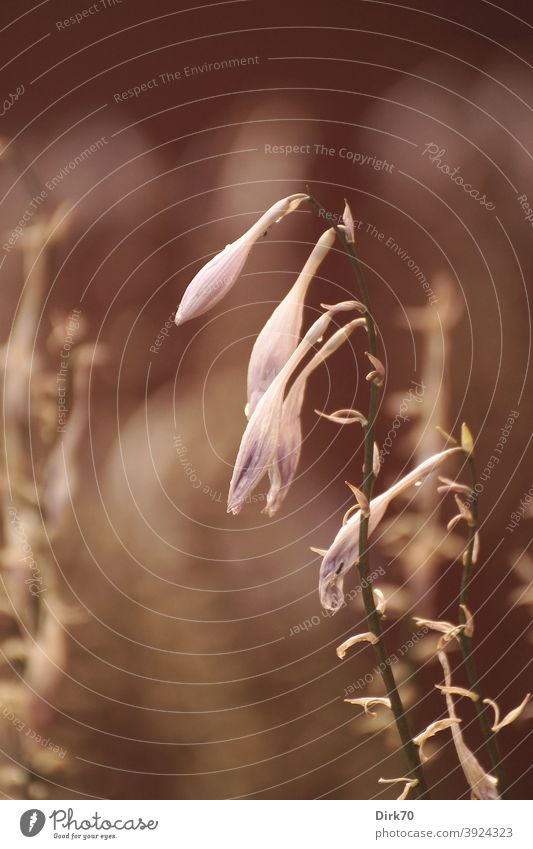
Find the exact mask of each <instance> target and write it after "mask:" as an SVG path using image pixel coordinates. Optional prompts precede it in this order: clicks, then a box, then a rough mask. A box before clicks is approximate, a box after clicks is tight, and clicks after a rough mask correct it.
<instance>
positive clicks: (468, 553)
mask: <svg viewBox="0 0 533 849" xmlns="http://www.w3.org/2000/svg"><path fill="white" fill-rule="evenodd" d="M467 462H468V467H469V469H470V475H471V478H472V489H471V492H470V497H469V500H468V502H469V508H470V512H471V514H472V523H471V525H470V526H469V529H468V543H467V547H466V550H465V554H464V559H463V571H462V575H461V589H460V593H459V604H460V605H464V606H465V607H467V608H468V592H469V589H470V584H471V580H472V567H473V565H474V562H473V558H474V545H475V539H476V533H477V526H478V498H477V493H476V484H477V473H476V465H475V461H474V457H473V454H472V453H471V452H470V453H467ZM459 622H460V623H461V624H464V623H465V622H466V615H465V612H464V609H463V607H460V608H459ZM459 642H460V644H461V651H462V653H463V658H464V662H465V668H466V674H467V676H468V681H469V684H470V689H471V690H472V692H474V693H476V695H477V696H478V699H477V701H476V703H475V704H476V710H477V715H478V719H479V724H480V726H481V730H482V732H483V737H484V739H485V745H486V748H487V751H488V754H489V757H490V761H491V764H492V768H493V770H494V773H495V775H496V778H497V779H498V792H499V794H500V796H501V798H502V799H505V798H506V796H507V794H508V786H507V780H506V777H505V771H504V769H503V765H502V759H501V755H500V749H499V746H498V741H497V739H496V734H495V733H494V731H492V730H491V724H490V722H489V718H488V705H485V704H483V697H482V693H481V689H480V686H479V677H478V674H477V669H476V664H475V661H474V653H473V647H472V638H471V637H469V636H468V635H467V634H465V633H464V631H461V632H460V634H459Z"/></svg>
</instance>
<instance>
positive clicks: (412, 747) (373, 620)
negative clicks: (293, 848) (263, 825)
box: [309, 195, 429, 799]
mask: <svg viewBox="0 0 533 849" xmlns="http://www.w3.org/2000/svg"><path fill="white" fill-rule="evenodd" d="M309 200H310V202H311V203H312V204H313V206H314V207H315V208H316V209H317V210H318V212H319V214H320V215H321V217H323V216H324V217H325V218H326V220H327V221H328V223H331V226H332V227H333V228H334V230H335V232H336V234H337V236H338V238H339V240H340V242H341V244H342V246H343V248H344V250H345V251H346V253H347V254H348V257H349V259H350V263H351V265H352V269H353V271H354V274H355V277H356V280H357V283H358V286H359V291H360V293H361V300H362V302H363V305H364V307H365V318H366V326H367V331H368V345H369V348H370V353H371V354H372V355H373V356H375V357H377V334H376V326H375V323H374V319H373V316H372V312H371V310H370V300H369V296H368V289H367V285H366V281H365V278H364V275H363V270H362V268H361V265H360V263H359V259H358V257H357V255H356V253H355V250H354V248H353V245H352V243H351V242H348V240H347V239H346V237H345V235H344V233H343V231H342V230H341V229H340V227H338V226H337V224H335V223H334V222H330V218H327V213H326V210H325V209H324V208H323V207H322V205H321V204H320V203H319V202H318V201H317V200H316V199H315V198H314V197H312V196H311V195H309ZM378 397H379V386H378V384H377V383H376V381H375V380H373V381H371V383H370V401H369V408H368V416H367V422H366V425H365V426H364V437H365V439H364V472H363V474H364V478H363V486H362V489H363V492H364V494H365V496H366V498H367V500H368V501H369V502H370V499H371V497H372V489H373V487H374V477H375V476H374V471H373V467H374V430H375V424H376V416H377V411H378ZM368 518H369V517H368V516H365V515H364V514H363V513H361V521H360V524H359V562H358V570H359V576H360V578H361V587H362V595H363V601H364V605H365V611H366V616H367V623H368V628H369V630H370V631H371V632H372V633H373V634H374V635H375V636H376V637H377V641H376V643H375V644H374V650H375V652H376V655H377V658H378V661H379V670H380V674H381V678H382V680H383V684H384V687H385V690H386V691H387V696H388V698H389V699H390V703H391V710H392V713H393V715H394V721H395V723H396V728H397V729H398V734H399V735H400V740H401V741H402V747H403V751H404V755H405V759H406V761H407V764H408V767H409V777H410V778H415V779H417V781H418V783H417V784H416V785H415V786H414V787H413V788H412V790H411V795H412V797H414V798H416V799H423V798H425V799H428V798H429V794H428V788H427V785H426V781H425V778H424V774H423V772H422V766H421V763H420V755H419V750H418V746H416V744H415V743H413V738H412V735H411V731H410V729H409V724H408V722H407V716H406V713H405V708H404V706H403V702H402V699H401V696H400V693H399V691H398V687H397V686H396V681H395V678H394V673H393V671H392V668H391V664H390V657H389V654H388V652H387V647H386V645H385V639H384V637H383V632H382V629H381V617H380V614H379V613H378V611H377V609H376V604H375V601H374V594H373V592H372V586H371V582H370V580H369V577H368V575H369V553H368Z"/></svg>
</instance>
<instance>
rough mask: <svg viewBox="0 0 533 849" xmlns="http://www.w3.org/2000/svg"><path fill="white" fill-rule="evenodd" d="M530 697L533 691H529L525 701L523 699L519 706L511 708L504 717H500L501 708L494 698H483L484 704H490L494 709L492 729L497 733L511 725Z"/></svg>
mask: <svg viewBox="0 0 533 849" xmlns="http://www.w3.org/2000/svg"><path fill="white" fill-rule="evenodd" d="M530 698H531V693H527V695H526V696H525V698H524V699H523V701H521V702H520V704H519V705H518V706H517V707H515V708H513V710H510V711H509V713H507V714H505V716H504V718H503V719H500V708H499V707H498V705H497V703H496V702H495V701H493V700H492V699H483V702H484V704H486V705H490V706H491V708H492V709H493V711H494V722H493V725H492V728H491V731H493V732H494V733H495V734H496V733H497V732H498V731H501V729H502V728H505V727H506V726H507V725H510V724H511V722H514V721H515V719H518V717H519V716H520V714H521V713H522V711H523V710H524V708H525V706H526V705H527V703H528V702H529V700H530Z"/></svg>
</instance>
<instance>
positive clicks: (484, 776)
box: [439, 652, 500, 799]
mask: <svg viewBox="0 0 533 849" xmlns="http://www.w3.org/2000/svg"><path fill="white" fill-rule="evenodd" d="M439 661H440V663H441V666H442V669H443V672H444V683H445V685H446V688H448V689H449V688H450V687H451V686H452V676H451V672H450V664H449V663H448V658H447V657H446V655H445V654H444V652H439ZM445 696H446V706H447V708H448V716H449V717H450V719H452V720H457V714H456V713H455V705H454V702H453V698H452V695H451V693H450V692H445ZM451 729H452V737H453V742H454V745H455V751H456V752H457V757H458V758H459V763H460V764H461V768H462V770H463V772H464V774H465V778H466V780H467V781H468V784H469V785H470V788H471V790H472V797H473V798H474V799H499V798H500V797H499V795H498V791H497V789H496V788H497V785H498V779H497V778H495V777H494V776H493V775H490V774H489V773H488V772H485V770H484V769H483V767H482V766H481V764H480V763H479V761H478V759H477V758H476V756H475V755H474V753H473V752H471V751H470V749H469V748H468V746H467V745H466V743H465V741H464V739H463V733H462V731H461V728H460V727H459V724H458V723H455V724H454V725H452V726H451Z"/></svg>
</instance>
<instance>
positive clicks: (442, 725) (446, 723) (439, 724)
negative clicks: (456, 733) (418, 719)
mask: <svg viewBox="0 0 533 849" xmlns="http://www.w3.org/2000/svg"><path fill="white" fill-rule="evenodd" d="M459 722H461V720H460V719H457V717H455V718H453V719H452V718H447V719H437V720H436V721H435V722H430V724H429V725H428V727H427V728H425V729H424V731H422V732H421V733H420V734H417V736H416V737H413V743H415V744H416V745H417V746H419V747H420V760H421V761H422V763H425V762H426V761H427V760H429V757H428V755H426V753H425V752H424V744H425V743H426V742H427V741H428V740H429V739H430V738H431V737H434V736H435V734H438V733H439V732H440V731H445V730H446V728H451V727H452V726H453V725H457V724H458V723H459Z"/></svg>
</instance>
